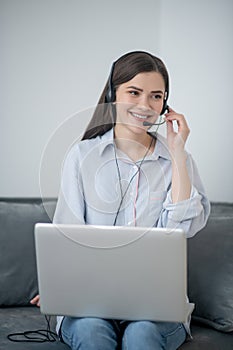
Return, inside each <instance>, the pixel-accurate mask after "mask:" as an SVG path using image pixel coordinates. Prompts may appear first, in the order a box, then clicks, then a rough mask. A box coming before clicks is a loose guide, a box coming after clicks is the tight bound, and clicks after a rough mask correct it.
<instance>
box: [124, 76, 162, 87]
mask: <svg viewBox="0 0 233 350" xmlns="http://www.w3.org/2000/svg"><path fill="white" fill-rule="evenodd" d="M121 86H123V87H126V88H127V86H135V87H140V88H143V89H147V90H150V91H152V90H158V89H160V90H165V83H164V79H163V77H162V75H161V74H160V73H158V72H142V73H139V74H137V75H135V76H134V77H133V78H132V79H131V80H128V81H127V82H126V83H123V84H122V85H121Z"/></svg>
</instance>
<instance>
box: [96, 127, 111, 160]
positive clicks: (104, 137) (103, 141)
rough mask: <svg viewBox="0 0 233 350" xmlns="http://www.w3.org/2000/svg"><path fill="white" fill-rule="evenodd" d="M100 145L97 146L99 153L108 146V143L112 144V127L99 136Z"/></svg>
mask: <svg viewBox="0 0 233 350" xmlns="http://www.w3.org/2000/svg"><path fill="white" fill-rule="evenodd" d="M100 140H101V141H100V146H99V152H100V155H102V153H103V152H104V150H105V149H106V148H107V147H109V145H114V132H113V128H112V129H110V130H109V131H107V132H106V133H105V134H103V135H102V136H101V137H100Z"/></svg>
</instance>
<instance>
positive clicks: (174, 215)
mask: <svg viewBox="0 0 233 350" xmlns="http://www.w3.org/2000/svg"><path fill="white" fill-rule="evenodd" d="M187 167H188V172H189V176H190V180H191V183H192V188H191V194H190V198H189V199H187V200H184V201H180V202H177V203H173V202H172V198H171V189H170V190H169V191H168V193H167V197H166V200H165V202H164V203H163V210H162V212H161V215H160V217H159V220H158V223H157V226H158V227H167V228H171V229H176V228H181V229H183V230H184V231H185V233H186V236H187V237H192V236H194V235H195V234H196V233H197V232H198V231H200V230H201V229H202V228H203V227H204V226H205V225H206V222H207V219H208V216H209V213H210V203H209V200H208V198H207V196H206V194H205V190H204V187H203V184H202V181H201V179H200V176H199V173H198V169H197V167H196V164H195V162H194V160H193V159H192V157H191V155H189V156H188V159H187Z"/></svg>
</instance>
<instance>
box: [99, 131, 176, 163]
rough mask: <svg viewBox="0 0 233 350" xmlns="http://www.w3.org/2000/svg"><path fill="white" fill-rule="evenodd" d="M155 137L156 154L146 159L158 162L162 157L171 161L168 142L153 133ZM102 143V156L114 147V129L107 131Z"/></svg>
mask: <svg viewBox="0 0 233 350" xmlns="http://www.w3.org/2000/svg"><path fill="white" fill-rule="evenodd" d="M151 134H152V135H153V136H154V137H156V144H155V149H154V152H153V153H152V154H151V155H150V156H148V157H146V159H148V160H149V159H151V160H156V159H158V158H159V157H162V158H164V159H168V160H171V157H170V154H169V151H168V145H167V140H166V139H165V137H163V136H162V135H160V134H158V133H156V134H153V133H151ZM100 139H101V142H100V146H99V152H100V155H102V154H103V152H104V151H105V149H106V148H107V147H109V145H114V130H113V128H112V129H110V130H109V131H107V132H106V133H105V134H103V135H102V136H101V137H100Z"/></svg>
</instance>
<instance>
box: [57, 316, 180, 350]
mask: <svg viewBox="0 0 233 350" xmlns="http://www.w3.org/2000/svg"><path fill="white" fill-rule="evenodd" d="M61 336H62V339H63V341H64V342H65V343H66V344H68V345H69V346H70V347H71V349H72V350H78V349H79V350H94V349H95V350H97V349H98V350H114V349H115V350H117V349H118V350H119V349H122V350H139V349H140V350H152V349H153V350H157V349H166V350H175V349H177V348H178V347H179V346H180V345H181V344H182V343H183V342H184V341H185V339H186V331H185V329H184V326H183V324H181V323H173V322H151V321H132V322H130V321H115V320H105V319H100V318H74V317H65V318H64V320H63V323H62V326H61Z"/></svg>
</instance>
